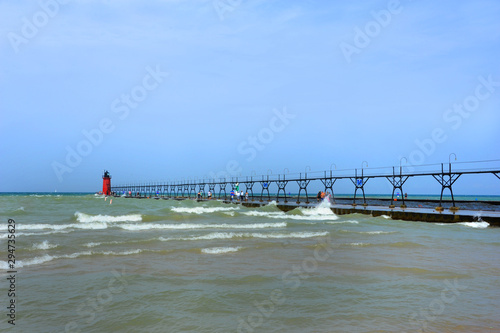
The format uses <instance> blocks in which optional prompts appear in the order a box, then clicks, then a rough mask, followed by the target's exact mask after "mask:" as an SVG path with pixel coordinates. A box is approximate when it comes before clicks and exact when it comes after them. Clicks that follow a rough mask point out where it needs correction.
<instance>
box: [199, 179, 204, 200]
mask: <svg viewBox="0 0 500 333" xmlns="http://www.w3.org/2000/svg"><path fill="white" fill-rule="evenodd" d="M198 191H199V192H200V198H201V199H203V197H204V196H205V183H199V184H198Z"/></svg>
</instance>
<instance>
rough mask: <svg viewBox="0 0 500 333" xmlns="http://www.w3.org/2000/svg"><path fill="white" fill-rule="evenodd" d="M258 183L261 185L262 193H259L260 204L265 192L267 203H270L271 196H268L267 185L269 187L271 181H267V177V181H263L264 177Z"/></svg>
mask: <svg viewBox="0 0 500 333" xmlns="http://www.w3.org/2000/svg"><path fill="white" fill-rule="evenodd" d="M259 183H260V184H261V185H262V191H261V192H260V202H263V201H264V200H262V197H263V195H264V191H266V192H267V201H271V195H270V194H269V185H271V183H272V181H271V182H270V181H269V175H268V176H267V179H264V176H262V180H261V181H260V182H259Z"/></svg>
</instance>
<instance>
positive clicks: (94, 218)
mask: <svg viewBox="0 0 500 333" xmlns="http://www.w3.org/2000/svg"><path fill="white" fill-rule="evenodd" d="M75 216H76V220H77V221H78V222H81V223H89V222H90V223H91V222H109V223H116V222H140V221H142V216H141V215H140V214H129V215H118V216H112V215H89V214H85V213H80V212H76V213H75Z"/></svg>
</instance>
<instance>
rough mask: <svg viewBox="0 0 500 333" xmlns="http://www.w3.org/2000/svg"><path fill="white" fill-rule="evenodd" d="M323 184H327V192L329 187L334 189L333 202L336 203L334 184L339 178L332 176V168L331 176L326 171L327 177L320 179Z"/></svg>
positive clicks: (331, 189)
mask: <svg viewBox="0 0 500 333" xmlns="http://www.w3.org/2000/svg"><path fill="white" fill-rule="evenodd" d="M320 180H321V182H322V183H323V185H325V192H327V190H328V189H330V191H332V200H333V203H335V194H334V192H333V185H334V184H335V182H336V181H337V178H333V177H332V170H330V177H327V176H326V171H325V177H324V178H321V179H320Z"/></svg>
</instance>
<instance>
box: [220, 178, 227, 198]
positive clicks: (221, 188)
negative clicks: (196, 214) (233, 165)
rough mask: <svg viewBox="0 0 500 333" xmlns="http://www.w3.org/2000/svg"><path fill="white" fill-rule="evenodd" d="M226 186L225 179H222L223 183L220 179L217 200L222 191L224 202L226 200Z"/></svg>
mask: <svg viewBox="0 0 500 333" xmlns="http://www.w3.org/2000/svg"><path fill="white" fill-rule="evenodd" d="M226 185H227V183H226V178H224V181H222V179H221V182H220V183H219V199H220V197H221V194H222V191H224V200H226V198H227V193H226Z"/></svg>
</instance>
